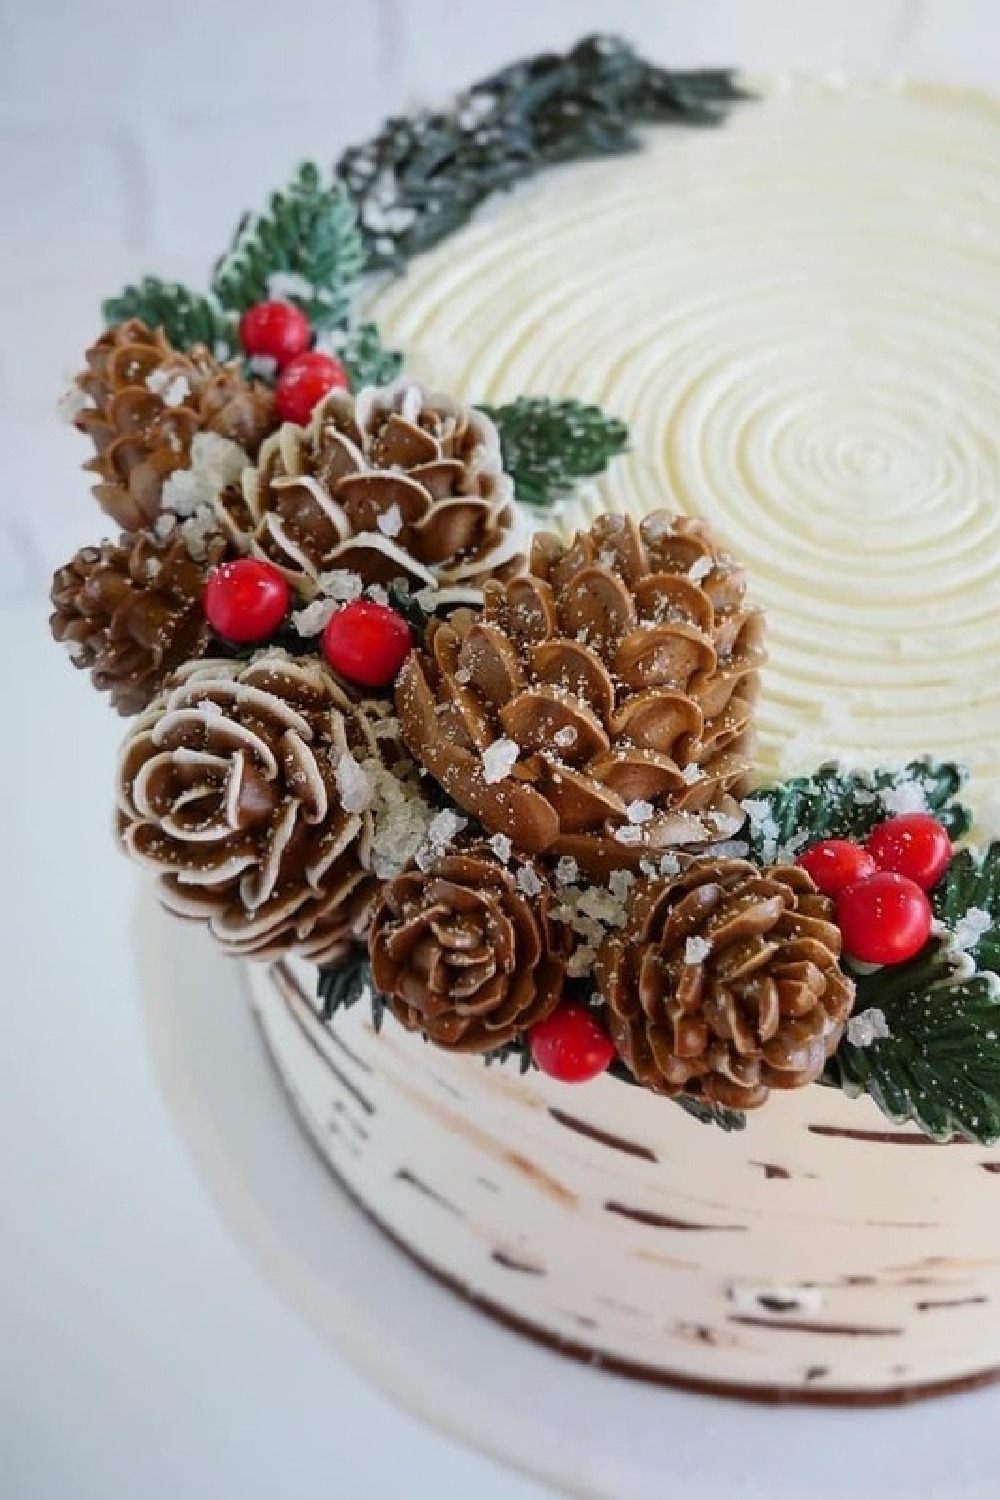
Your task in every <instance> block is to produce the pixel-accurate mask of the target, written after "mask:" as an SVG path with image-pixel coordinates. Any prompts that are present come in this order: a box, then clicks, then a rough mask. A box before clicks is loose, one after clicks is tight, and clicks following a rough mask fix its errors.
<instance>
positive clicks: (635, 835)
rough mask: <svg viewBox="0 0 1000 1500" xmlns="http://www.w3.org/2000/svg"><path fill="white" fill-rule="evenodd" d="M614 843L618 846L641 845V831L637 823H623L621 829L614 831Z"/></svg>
mask: <svg viewBox="0 0 1000 1500" xmlns="http://www.w3.org/2000/svg"><path fill="white" fill-rule="evenodd" d="M615 842H616V843H618V844H641V843H642V829H641V828H640V827H639V826H638V824H637V823H623V824H622V826H621V828H616V829H615Z"/></svg>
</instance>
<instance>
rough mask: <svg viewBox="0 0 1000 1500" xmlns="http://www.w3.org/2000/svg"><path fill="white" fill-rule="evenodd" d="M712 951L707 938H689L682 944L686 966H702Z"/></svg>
mask: <svg viewBox="0 0 1000 1500" xmlns="http://www.w3.org/2000/svg"><path fill="white" fill-rule="evenodd" d="M711 951H712V944H711V943H710V942H709V940H708V938H703V937H689V938H688V940H687V942H686V943H685V944H684V962H685V963H686V964H703V963H704V962H705V960H706V958H707V957H708V955H709V954H710V953H711Z"/></svg>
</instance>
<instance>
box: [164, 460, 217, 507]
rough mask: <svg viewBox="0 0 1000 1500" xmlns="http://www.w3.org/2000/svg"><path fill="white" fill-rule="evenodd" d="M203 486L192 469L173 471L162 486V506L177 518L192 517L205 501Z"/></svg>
mask: <svg viewBox="0 0 1000 1500" xmlns="http://www.w3.org/2000/svg"><path fill="white" fill-rule="evenodd" d="M206 499H211V496H210V495H206V493H205V486H204V484H203V483H202V481H201V479H200V478H199V476H198V475H197V474H196V473H195V472H194V470H193V469H175V470H174V472H173V473H172V474H170V475H168V476H167V481H166V483H165V484H164V486H163V505H164V508H165V509H167V510H171V511H173V513H174V515H177V516H193V515H194V513H195V511H196V510H198V509H199V508H200V507H201V506H202V505H203V504H204V503H205V501H206Z"/></svg>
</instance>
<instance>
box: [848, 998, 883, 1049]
mask: <svg viewBox="0 0 1000 1500" xmlns="http://www.w3.org/2000/svg"><path fill="white" fill-rule="evenodd" d="M891 1034H892V1033H891V1032H890V1030H889V1023H888V1021H887V1020H886V1018H885V1011H884V1010H880V1009H879V1008H878V1006H876V1005H873V1006H872V1007H871V1008H870V1009H869V1010H861V1011H858V1013H857V1015H856V1016H852V1017H851V1019H850V1020H849V1021H848V1023H847V1040H848V1041H849V1042H850V1044H851V1046H852V1047H870V1046H871V1044H872V1042H881V1041H885V1040H886V1039H887V1038H888V1037H889V1036H891Z"/></svg>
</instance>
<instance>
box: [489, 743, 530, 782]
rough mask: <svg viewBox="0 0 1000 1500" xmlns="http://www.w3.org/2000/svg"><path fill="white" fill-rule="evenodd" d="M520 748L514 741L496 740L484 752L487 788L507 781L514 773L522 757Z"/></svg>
mask: <svg viewBox="0 0 1000 1500" xmlns="http://www.w3.org/2000/svg"><path fill="white" fill-rule="evenodd" d="M520 753H521V750H520V746H519V745H516V744H515V743H514V741H513V740H494V741H493V743H492V745H488V746H487V747H486V749H485V750H484V751H483V780H484V781H485V782H486V784H487V786H494V785H495V784H496V783H497V782H498V781H505V780H506V779H507V777H508V776H509V775H510V773H511V771H513V769H514V766H515V765H516V763H517V757H518V756H519V755H520Z"/></svg>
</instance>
